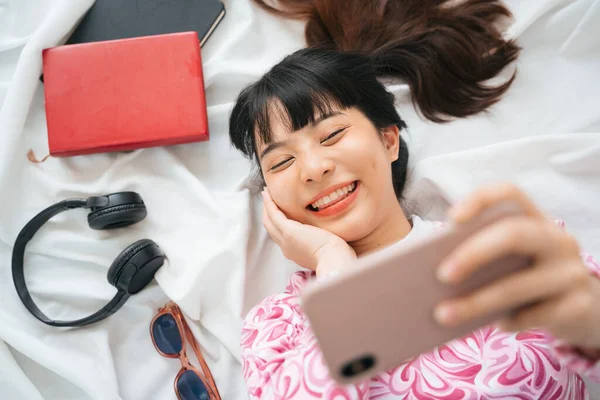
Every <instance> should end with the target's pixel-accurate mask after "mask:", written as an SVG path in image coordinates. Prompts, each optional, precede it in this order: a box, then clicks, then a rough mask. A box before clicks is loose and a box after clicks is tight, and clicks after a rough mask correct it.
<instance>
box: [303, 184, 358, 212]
mask: <svg viewBox="0 0 600 400" xmlns="http://www.w3.org/2000/svg"><path fill="white" fill-rule="evenodd" d="M355 183H356V187H355V188H354V190H353V191H352V192H349V193H348V195H347V196H346V197H344V198H342V199H340V200H337V202H332V203H333V204H331V203H330V204H331V205H329V204H328V205H327V206H326V207H325V208H323V209H319V210H317V211H315V210H311V209H310V208H308V210H309V211H310V212H311V213H312V214H313V215H315V216H317V217H330V216H332V215H336V214H340V213H341V212H343V211H345V210H346V209H347V208H348V207H350V205H352V203H354V201H355V200H356V195H357V194H358V191H359V190H360V182H359V181H356V182H355Z"/></svg>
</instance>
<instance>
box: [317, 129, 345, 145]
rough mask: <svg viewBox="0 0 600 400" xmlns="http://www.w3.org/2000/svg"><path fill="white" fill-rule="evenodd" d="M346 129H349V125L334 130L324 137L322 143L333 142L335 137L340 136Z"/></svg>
mask: <svg viewBox="0 0 600 400" xmlns="http://www.w3.org/2000/svg"><path fill="white" fill-rule="evenodd" d="M346 129H348V127H345V128H341V129H338V130H336V131H334V132H332V133H331V134H329V135H328V136H327V137H326V138H325V139H323V140H322V141H321V143H332V142H333V139H334V138H336V137H338V138H339V134H340V133H342V132H344V131H345V130H346Z"/></svg>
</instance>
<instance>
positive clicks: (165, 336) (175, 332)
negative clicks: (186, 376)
mask: <svg viewBox="0 0 600 400" xmlns="http://www.w3.org/2000/svg"><path fill="white" fill-rule="evenodd" d="M152 337H153V338H154V343H156V347H158V348H159V349H160V351H162V352H163V353H165V354H168V355H173V354H179V352H180V351H181V346H182V344H181V334H180V333H179V328H177V322H175V318H173V316H172V315H171V314H163V315H161V316H160V317H158V318H156V320H155V321H154V325H152Z"/></svg>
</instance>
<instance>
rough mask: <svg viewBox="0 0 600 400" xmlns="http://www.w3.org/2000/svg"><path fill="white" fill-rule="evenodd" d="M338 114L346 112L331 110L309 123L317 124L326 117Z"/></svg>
mask: <svg viewBox="0 0 600 400" xmlns="http://www.w3.org/2000/svg"><path fill="white" fill-rule="evenodd" d="M338 115H346V114H344V113H343V112H341V111H332V112H329V113H326V114H323V115H321V116H320V117H318V118H315V122H313V123H312V124H311V125H312V126H316V125H319V124H320V123H321V122H323V121H325V120H326V119H327V118H332V117H337V116H338Z"/></svg>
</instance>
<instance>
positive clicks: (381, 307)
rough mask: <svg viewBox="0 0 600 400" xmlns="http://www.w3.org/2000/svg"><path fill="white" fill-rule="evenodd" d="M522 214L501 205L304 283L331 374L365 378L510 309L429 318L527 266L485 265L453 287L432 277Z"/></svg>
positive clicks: (306, 305)
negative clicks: (451, 323) (449, 302)
mask: <svg viewBox="0 0 600 400" xmlns="http://www.w3.org/2000/svg"><path fill="white" fill-rule="evenodd" d="M519 212H520V209H519V208H518V207H517V206H516V205H513V204H504V205H499V206H497V207H495V208H493V209H488V210H487V211H486V212H485V213H483V214H482V215H481V216H480V217H479V218H476V219H474V220H472V221H470V222H468V223H465V224H452V223H450V224H449V226H448V227H447V228H442V229H441V230H440V231H437V232H434V233H433V234H432V235H431V236H429V237H427V238H425V239H422V240H420V241H419V242H418V243H417V242H413V244H411V245H407V246H391V247H389V248H387V249H383V250H381V251H379V252H377V253H374V254H370V255H367V256H365V257H363V258H360V259H358V260H357V264H356V265H354V266H351V267H349V268H348V270H347V271H345V272H344V273H342V274H340V275H338V276H335V277H333V278H330V279H325V280H323V281H315V282H313V283H311V284H310V285H307V286H306V288H305V289H304V291H303V292H302V294H301V300H302V303H301V304H302V308H303V310H304V312H305V314H306V316H307V317H308V320H309V323H310V326H311V328H312V330H313V332H314V334H315V335H316V338H317V342H318V344H319V347H320V348H321V351H322V352H323V356H324V359H325V363H326V365H327V367H328V368H329V371H330V374H331V376H332V377H333V378H334V379H335V380H336V381H338V382H340V383H342V384H347V383H354V382H358V381H361V380H364V379H367V378H370V377H372V376H374V375H376V374H378V373H380V372H382V371H385V370H389V369H392V368H395V367H397V366H399V365H402V364H403V363H404V362H405V361H407V360H408V359H409V358H411V357H414V356H418V355H419V354H422V353H424V352H427V351H430V350H433V349H434V348H435V347H436V346H438V345H441V344H443V343H446V342H448V341H450V340H452V339H455V338H459V337H462V336H465V335H467V334H468V333H470V332H472V331H473V330H475V329H476V328H479V327H482V326H485V325H488V324H490V323H492V322H494V321H495V320H497V319H498V318H499V317H501V316H502V315H503V314H504V312H510V311H512V310H505V311H504V312H503V313H497V314H494V315H488V316H485V317H483V318H480V319H477V320H475V321H472V322H470V323H467V324H465V325H462V326H459V327H454V328H446V327H443V326H441V325H440V324H438V323H437V322H436V320H435V319H434V317H433V312H434V308H435V306H436V305H437V304H438V303H439V302H440V301H441V300H443V299H447V298H452V297H455V296H459V295H461V294H465V293H468V292H471V291H473V290H474V289H476V288H479V287H482V286H483V285H486V284H488V283H490V282H492V281H493V280H496V279H499V278H501V277H503V276H505V275H508V274H511V273H514V272H516V271H518V270H521V269H523V268H527V267H528V266H529V265H530V264H531V262H530V260H529V259H527V258H526V257H523V256H517V255H511V256H508V257H504V258H502V259H499V260H496V261H494V262H493V263H491V264H489V265H486V266H483V267H482V268H480V269H479V270H478V271H477V272H475V273H474V274H472V275H471V276H470V277H469V278H468V279H467V280H466V281H464V282H463V283H461V284H458V285H447V284H443V283H441V282H440V281H439V280H438V279H437V277H436V272H437V269H438V266H439V265H440V264H441V262H442V261H443V260H444V259H445V258H446V257H447V256H448V255H450V253H451V252H452V250H453V249H455V248H456V246H457V245H459V244H460V243H461V242H463V241H464V240H465V239H467V238H468V237H469V236H471V235H472V234H474V233H475V232H477V231H478V230H480V229H482V228H484V227H486V226H488V225H489V224H491V223H493V222H495V221H497V220H498V219H500V218H504V217H507V216H511V215H518V214H519Z"/></svg>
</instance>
